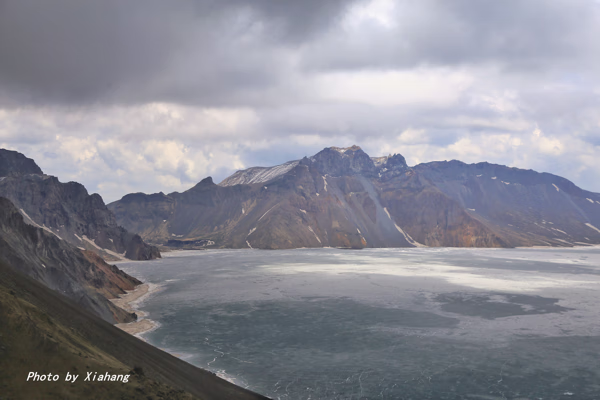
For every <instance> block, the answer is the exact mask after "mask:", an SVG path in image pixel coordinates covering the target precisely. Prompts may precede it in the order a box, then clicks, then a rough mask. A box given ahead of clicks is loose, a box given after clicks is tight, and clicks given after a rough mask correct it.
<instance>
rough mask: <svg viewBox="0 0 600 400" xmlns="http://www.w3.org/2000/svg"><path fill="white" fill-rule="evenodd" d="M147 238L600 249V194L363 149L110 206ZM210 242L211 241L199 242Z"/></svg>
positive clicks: (546, 177) (527, 175) (522, 174)
mask: <svg viewBox="0 0 600 400" xmlns="http://www.w3.org/2000/svg"><path fill="white" fill-rule="evenodd" d="M108 207H109V209H111V210H112V211H113V212H114V213H115V215H116V218H117V221H118V223H119V224H121V225H123V226H124V227H126V228H127V229H129V230H131V231H133V232H138V233H139V234H140V235H141V236H142V237H143V238H144V239H146V240H148V241H150V242H153V243H161V244H168V241H169V240H171V241H173V240H177V241H178V243H179V244H181V243H186V242H189V243H200V242H201V243H206V244H209V245H213V246H217V247H232V248H243V247H246V248H248V247H253V248H265V249H280V248H295V247H325V246H335V247H353V248H362V247H404V246H406V247H411V246H456V247H512V246H533V245H545V246H548V245H550V246H573V245H579V244H598V243H600V195H599V194H597V193H591V192H588V191H585V190H582V189H580V188H578V187H577V186H575V185H574V184H573V183H572V182H569V181H568V180H566V179H564V178H560V177H558V176H554V175H551V174H540V173H537V172H534V171H526V170H520V169H516V168H508V167H504V166H501V165H493V164H488V163H479V164H471V165H468V164H464V163H461V162H460V161H450V162H434V163H427V164H420V165H417V166H415V167H409V166H408V165H407V164H406V161H405V159H404V157H402V156H401V155H399V154H396V155H393V156H392V155H390V156H387V157H375V158H371V157H369V156H368V155H367V154H366V153H365V152H364V151H362V150H361V149H360V148H359V147H358V146H352V147H349V148H343V149H342V148H336V147H332V148H326V149H324V150H323V151H321V152H319V153H318V154H316V155H314V156H312V157H310V158H306V157H305V158H304V159H302V160H297V161H290V162H288V163H286V164H282V165H279V166H275V167H267V168H265V167H254V168H250V169H248V170H244V171H238V172H236V173H235V174H233V175H232V176H231V177H229V178H227V179H225V180H224V181H223V182H221V184H219V185H215V184H214V183H213V182H212V179H210V178H207V179H205V180H203V181H202V182H200V183H199V184H198V185H196V186H195V187H193V188H191V189H189V190H187V191H185V192H183V193H177V192H176V193H170V194H168V195H165V194H163V193H160V194H153V195H145V194H142V193H136V194H132V195H127V196H125V197H123V199H121V200H119V201H116V202H114V203H111V204H109V205H108ZM202 241H203V242H202Z"/></svg>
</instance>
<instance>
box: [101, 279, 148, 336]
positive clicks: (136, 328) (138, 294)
mask: <svg viewBox="0 0 600 400" xmlns="http://www.w3.org/2000/svg"><path fill="white" fill-rule="evenodd" d="M157 288H158V287H154V288H151V287H150V285H149V284H147V283H143V284H141V285H139V286H137V287H136V288H135V289H134V290H131V291H128V292H127V293H125V294H123V295H121V296H120V297H118V298H116V299H112V300H111V301H112V302H113V304H114V305H116V306H117V307H120V308H122V309H124V310H125V311H127V312H130V313H132V312H135V313H136V314H137V316H138V320H137V321H135V322H129V323H123V324H115V326H116V327H117V328H119V329H122V330H124V331H125V332H127V333H129V334H131V335H134V336H138V337H139V335H141V334H142V333H144V332H148V331H149V330H152V329H154V328H156V327H157V326H158V324H157V323H156V322H154V321H152V320H150V319H146V318H145V317H146V313H144V312H143V311H140V310H138V309H137V308H136V307H135V304H136V303H137V302H139V301H140V300H142V298H143V297H145V296H147V295H149V294H150V293H152V292H153V291H154V290H156V289H157Z"/></svg>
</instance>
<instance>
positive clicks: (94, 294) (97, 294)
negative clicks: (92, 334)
mask: <svg viewBox="0 0 600 400" xmlns="http://www.w3.org/2000/svg"><path fill="white" fill-rule="evenodd" d="M0 260H3V261H4V262H6V263H7V264H8V265H11V266H12V267H13V268H15V269H16V270H18V271H19V272H21V273H23V274H25V275H27V276H29V277H31V278H33V279H35V280H36V281H38V282H40V283H43V284H44V285H45V286H47V287H48V288H50V289H52V290H55V291H57V292H59V293H61V294H62V295H64V296H67V297H69V298H70V299H71V300H73V301H75V302H76V303H77V304H79V305H80V306H82V307H83V308H85V309H87V310H90V311H92V312H93V313H95V314H96V315H98V316H100V317H101V318H103V319H104V320H106V321H108V322H111V323H116V322H129V321H132V320H134V319H135V316H133V315H130V314H127V313H126V312H125V311H123V310H122V309H120V308H118V307H115V306H114V305H113V304H112V303H111V302H110V301H109V300H108V298H114V297H117V296H118V295H119V294H123V293H125V290H132V289H133V288H134V287H135V286H136V285H138V284H140V283H141V282H140V281H138V280H137V279H135V278H133V277H131V276H129V275H127V274H126V273H124V272H123V271H121V270H119V269H118V268H117V267H115V266H114V265H108V264H106V263H105V262H104V261H103V260H101V259H100V258H98V257H97V256H96V257H95V255H94V254H93V253H88V254H86V251H82V250H79V249H77V248H76V247H74V246H72V245H71V244H69V243H67V242H66V241H64V240H60V239H58V238H57V237H56V236H55V235H54V234H52V233H49V232H47V231H45V230H43V229H40V228H36V227H34V226H31V225H29V224H27V223H25V221H24V217H23V216H22V215H21V213H20V212H19V211H18V210H17V208H16V207H15V206H14V205H13V204H12V203H11V202H10V201H9V200H8V199H6V198H3V197H0Z"/></svg>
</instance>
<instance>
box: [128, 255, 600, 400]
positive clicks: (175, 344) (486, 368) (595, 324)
mask: <svg viewBox="0 0 600 400" xmlns="http://www.w3.org/2000/svg"><path fill="white" fill-rule="evenodd" d="M164 256H165V258H164V259H162V260H158V261H152V262H128V263H121V264H120V265H119V266H120V267H121V268H123V269H124V270H125V271H127V272H129V273H131V274H132V275H134V276H136V277H139V278H141V279H143V280H145V281H147V282H151V283H155V284H159V285H162V289H161V290H159V291H158V292H157V294H155V295H153V296H152V297H150V298H149V299H148V300H146V301H145V302H144V303H143V304H142V306H141V309H142V310H144V311H145V312H147V313H148V314H149V318H151V319H153V320H156V321H158V322H160V324H161V325H160V327H159V328H158V329H156V330H154V331H152V332H149V333H147V334H145V336H144V337H145V339H146V340H148V341H149V342H150V343H152V344H153V345H155V346H157V347H160V348H163V349H165V350H167V351H169V352H171V353H173V354H176V355H178V356H180V357H182V358H183V359H185V360H186V361H188V362H190V363H192V364H194V365H197V366H199V367H202V368H206V369H209V370H212V371H214V372H216V373H218V374H220V375H221V376H224V377H226V378H227V379H230V380H232V381H233V382H235V383H236V384H239V385H241V386H244V387H248V388H250V389H252V390H254V391H257V392H259V393H262V394H265V395H267V396H269V397H272V398H273V399H282V400H283V399H285V400H291V399H546V400H547V399H598V398H600V376H599V375H600V318H598V317H599V315H598V314H599V310H600V308H599V304H600V291H598V287H599V282H600V249H596V248H579V249H503V250H499V249H482V250H470V249H372V250H370V249H365V250H360V251H357V250H338V249H300V250H289V251H258V250H215V251H193V252H192V251H190V252H176V253H167V254H165V255H164Z"/></svg>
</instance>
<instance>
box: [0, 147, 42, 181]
mask: <svg viewBox="0 0 600 400" xmlns="http://www.w3.org/2000/svg"><path fill="white" fill-rule="evenodd" d="M12 173H19V174H38V175H42V174H43V172H42V169H41V168H40V167H38V165H37V164H36V163H35V161H33V160H32V159H31V158H27V157H25V156H24V155H23V154H21V153H19V152H16V151H12V150H5V149H0V177H2V176H7V175H10V174H12Z"/></svg>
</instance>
